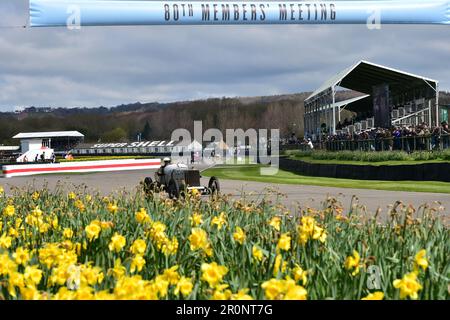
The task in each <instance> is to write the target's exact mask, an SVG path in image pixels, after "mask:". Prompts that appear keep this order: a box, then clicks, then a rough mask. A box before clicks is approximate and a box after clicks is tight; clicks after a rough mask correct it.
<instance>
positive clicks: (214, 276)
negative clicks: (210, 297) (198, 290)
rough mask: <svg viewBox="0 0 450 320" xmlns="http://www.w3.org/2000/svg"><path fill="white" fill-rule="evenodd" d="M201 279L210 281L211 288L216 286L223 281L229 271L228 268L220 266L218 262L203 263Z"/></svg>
mask: <svg viewBox="0 0 450 320" xmlns="http://www.w3.org/2000/svg"><path fill="white" fill-rule="evenodd" d="M201 270H202V277H201V280H203V281H206V282H208V284H209V286H210V288H214V287H216V286H217V285H218V284H220V283H221V282H222V279H223V277H224V276H225V275H226V274H227V273H228V268H227V267H225V266H220V265H218V264H217V263H216V262H212V263H203V264H202V266H201Z"/></svg>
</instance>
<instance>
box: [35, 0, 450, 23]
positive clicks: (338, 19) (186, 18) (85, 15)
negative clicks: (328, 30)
mask: <svg viewBox="0 0 450 320" xmlns="http://www.w3.org/2000/svg"><path fill="white" fill-rule="evenodd" d="M370 23H378V24H449V23H450V1H442V0H441V1H439V0H426V1H424V0H412V1H405V0H391V1H388V0H386V1H383V0H381V1H270V0H269V1H107V0H100V1H98V0H90V1H89V0H30V26H31V27H57V26H68V27H73V26H75V27H76V26H114V25H216V24H228V25H233V24H370Z"/></svg>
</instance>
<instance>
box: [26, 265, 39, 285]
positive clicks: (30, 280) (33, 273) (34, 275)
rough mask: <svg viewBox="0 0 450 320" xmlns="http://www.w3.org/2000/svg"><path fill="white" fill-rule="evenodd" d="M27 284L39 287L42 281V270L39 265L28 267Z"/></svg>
mask: <svg viewBox="0 0 450 320" xmlns="http://www.w3.org/2000/svg"><path fill="white" fill-rule="evenodd" d="M24 279H25V283H26V284H28V285H32V286H37V285H38V284H39V283H40V282H41V280H42V270H40V269H39V267H38V266H37V265H34V266H27V267H26V268H25V272H24Z"/></svg>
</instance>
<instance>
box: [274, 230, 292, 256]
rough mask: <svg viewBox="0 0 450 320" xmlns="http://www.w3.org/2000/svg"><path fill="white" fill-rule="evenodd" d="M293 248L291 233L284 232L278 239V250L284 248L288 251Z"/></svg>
mask: <svg viewBox="0 0 450 320" xmlns="http://www.w3.org/2000/svg"><path fill="white" fill-rule="evenodd" d="M290 248H291V237H290V236H289V233H288V232H287V233H283V234H282V235H281V236H280V239H279V240H278V244H277V251H280V250H283V251H288V250H289V249H290Z"/></svg>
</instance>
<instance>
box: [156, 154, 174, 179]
mask: <svg viewBox="0 0 450 320" xmlns="http://www.w3.org/2000/svg"><path fill="white" fill-rule="evenodd" d="M170 163H171V160H170V158H164V159H163V164H162V165H161V167H160V168H159V170H158V175H159V176H163V175H164V168H165V167H167V166H168V165H169V164H170Z"/></svg>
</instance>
